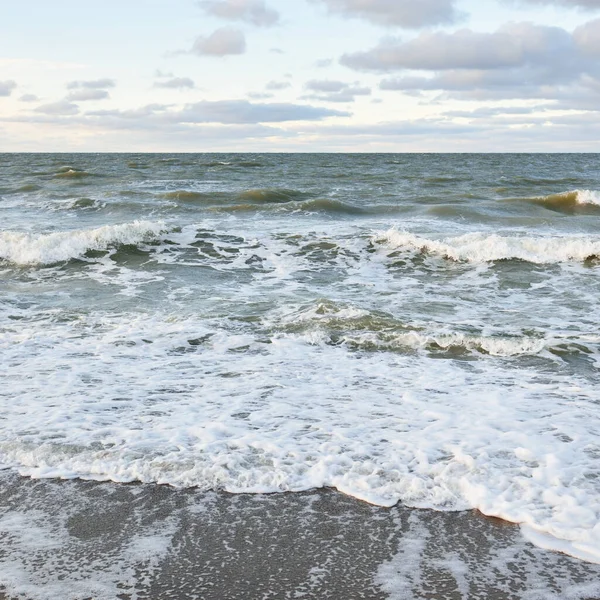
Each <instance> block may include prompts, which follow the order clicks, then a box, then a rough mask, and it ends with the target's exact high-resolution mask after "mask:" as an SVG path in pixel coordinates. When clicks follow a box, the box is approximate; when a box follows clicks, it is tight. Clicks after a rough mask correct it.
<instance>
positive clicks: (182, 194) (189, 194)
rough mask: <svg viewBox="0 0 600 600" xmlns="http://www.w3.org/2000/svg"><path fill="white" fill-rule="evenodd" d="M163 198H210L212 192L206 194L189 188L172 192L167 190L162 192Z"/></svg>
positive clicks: (180, 199)
mask: <svg viewBox="0 0 600 600" xmlns="http://www.w3.org/2000/svg"><path fill="white" fill-rule="evenodd" d="M163 198H165V199H166V200H179V201H182V202H194V201H198V200H210V199H213V198H214V195H213V194H207V193H205V192H193V191H190V190H176V191H174V192H167V193H166V194H163Z"/></svg>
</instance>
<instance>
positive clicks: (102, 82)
mask: <svg viewBox="0 0 600 600" xmlns="http://www.w3.org/2000/svg"><path fill="white" fill-rule="evenodd" d="M115 85H116V83H115V80H114V79H94V80H92V81H71V82H69V83H68V84H67V89H69V90H77V89H82V88H83V89H87V90H99V89H106V88H113V87H115Z"/></svg>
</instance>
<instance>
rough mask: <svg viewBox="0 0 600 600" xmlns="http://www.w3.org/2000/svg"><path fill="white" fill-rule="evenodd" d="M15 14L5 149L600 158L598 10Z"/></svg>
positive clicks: (112, 2) (591, 0) (573, 0)
mask: <svg viewBox="0 0 600 600" xmlns="http://www.w3.org/2000/svg"><path fill="white" fill-rule="evenodd" d="M6 4H7V6H5V7H4V8H3V10H2V17H1V19H0V151H56V152H60V151H65V152H66V151H115V152H127V151H132V152H137V151H151V152H166V151H172V152H176V151H182V152H189V151H198V152H204V151H238V152H264V151H273V152H278V151H281V152H288V151H289V152H312V151H322V152H328V151H332V152H346V151H348V152H404V151H409V152H431V151H433V152H435V151H448V152H464V151H474V152H478V151H482V152H489V151H492V152H506V151H567V152H569V151H575V152H580V151H591V152H598V151H600V142H599V140H600V0H169V1H167V0H103V1H102V2H82V1H81V0H53V1H52V2H48V1H47V0H21V2H8V1H7V2H6ZM9 5H10V8H8V6H9Z"/></svg>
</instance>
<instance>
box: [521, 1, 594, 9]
mask: <svg viewBox="0 0 600 600" xmlns="http://www.w3.org/2000/svg"><path fill="white" fill-rule="evenodd" d="M515 1H518V2H520V3H521V4H551V5H555V6H564V7H566V8H579V9H583V10H598V9H600V0H512V2H513V3H514V2H515Z"/></svg>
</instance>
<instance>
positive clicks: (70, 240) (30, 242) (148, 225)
mask: <svg viewBox="0 0 600 600" xmlns="http://www.w3.org/2000/svg"><path fill="white" fill-rule="evenodd" d="M164 231H165V224H164V223H162V222H160V223H153V222H150V221H134V222H132V223H125V224H122V225H105V226H103V227H98V228H97V229H84V230H78V231H67V232H57V233H48V234H45V235H38V236H35V235H31V234H28V233H20V232H15V231H2V232H0V259H2V260H5V261H8V262H11V263H13V264H16V265H49V264H54V263H57V262H62V261H66V260H70V259H73V258H79V257H82V256H83V255H84V254H85V253H86V252H88V251H89V250H106V249H107V248H109V247H110V246H113V245H118V244H138V243H140V242H146V241H150V240H152V239H155V238H156V237H157V236H159V235H160V234H161V233H163V232H164Z"/></svg>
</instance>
